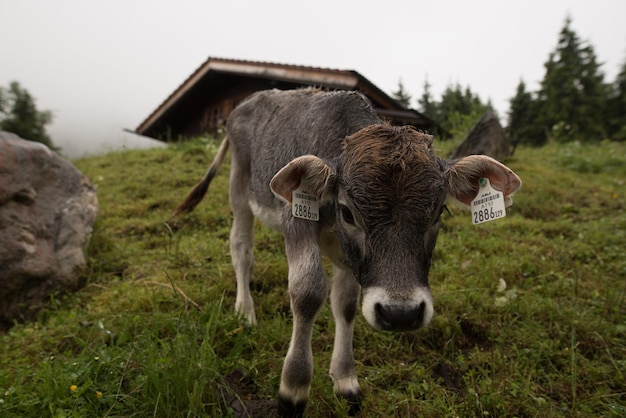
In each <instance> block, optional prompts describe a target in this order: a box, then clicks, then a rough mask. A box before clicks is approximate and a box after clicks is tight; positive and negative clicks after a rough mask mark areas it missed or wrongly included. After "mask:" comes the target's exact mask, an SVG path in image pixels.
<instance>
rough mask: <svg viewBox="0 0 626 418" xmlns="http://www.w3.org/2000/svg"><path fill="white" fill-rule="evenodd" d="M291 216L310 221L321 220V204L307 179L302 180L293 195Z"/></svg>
mask: <svg viewBox="0 0 626 418" xmlns="http://www.w3.org/2000/svg"><path fill="white" fill-rule="evenodd" d="M291 214H292V215H293V216H294V217H295V218H302V219H307V220H309V221H319V219H320V203H319V201H318V199H317V196H316V195H315V193H313V192H311V188H310V187H309V185H308V183H307V182H306V180H305V179H302V180H301V181H300V185H299V186H298V188H297V189H295V190H294V191H293V192H292V193H291Z"/></svg>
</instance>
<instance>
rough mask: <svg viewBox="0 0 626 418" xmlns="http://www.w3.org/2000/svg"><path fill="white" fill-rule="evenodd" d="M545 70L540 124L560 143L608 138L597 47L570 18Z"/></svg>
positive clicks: (540, 98)
mask: <svg viewBox="0 0 626 418" xmlns="http://www.w3.org/2000/svg"><path fill="white" fill-rule="evenodd" d="M545 68H546V74H545V76H544V79H543V81H542V82H541V88H540V90H539V93H538V102H539V103H538V104H539V106H540V115H541V119H540V120H538V121H537V123H539V124H541V125H543V128H544V130H545V132H550V135H551V136H553V137H555V138H556V139H557V140H560V141H570V140H574V139H592V140H594V139H595V140H598V139H601V138H602V137H603V135H604V104H605V88H604V83H603V78H604V75H603V74H602V73H601V72H600V71H599V70H600V64H598V62H597V60H596V56H595V53H594V51H593V47H592V46H591V45H590V44H586V43H583V42H582V41H581V40H580V39H579V37H578V35H577V34H576V33H575V32H574V30H573V29H572V28H571V19H570V18H569V17H568V18H567V19H566V21H565V26H564V27H563V29H562V30H561V32H560V34H559V40H558V44H557V47H556V50H555V51H554V52H552V53H550V56H549V58H548V61H547V62H546V63H545ZM544 140H545V138H544Z"/></svg>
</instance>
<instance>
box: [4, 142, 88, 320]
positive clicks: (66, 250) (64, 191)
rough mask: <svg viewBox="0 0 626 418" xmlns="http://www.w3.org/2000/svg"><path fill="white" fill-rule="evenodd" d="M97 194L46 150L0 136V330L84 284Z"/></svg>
mask: <svg viewBox="0 0 626 418" xmlns="http://www.w3.org/2000/svg"><path fill="white" fill-rule="evenodd" d="M97 212H98V199H97V196H96V190H95V189H94V187H93V186H92V184H91V182H90V181H89V179H88V178H87V177H85V176H84V175H83V174H82V173H81V172H80V171H79V170H78V169H77V168H76V167H74V166H73V165H72V164H71V163H70V162H68V161H66V160H64V159H63V158H61V157H60V156H58V155H57V154H56V153H54V152H52V151H50V150H49V149H48V148H47V147H46V146H45V145H43V144H40V143H38V142H33V141H27V140H24V139H21V138H20V137H18V136H16V135H14V134H10V133H7V132H0V329H6V328H8V327H10V326H11V324H12V323H13V322H14V321H22V320H25V319H31V318H33V317H34V316H35V315H36V313H37V311H38V310H39V309H40V308H41V307H42V306H45V304H46V302H47V301H49V300H50V296H51V295H52V294H63V293H65V292H68V291H71V290H75V289H77V288H79V287H80V286H81V283H80V282H81V273H82V272H83V269H84V267H85V265H86V260H85V253H84V251H85V248H86V246H87V244H88V243H89V239H90V238H91V231H92V227H93V224H94V222H95V220H96V215H97Z"/></svg>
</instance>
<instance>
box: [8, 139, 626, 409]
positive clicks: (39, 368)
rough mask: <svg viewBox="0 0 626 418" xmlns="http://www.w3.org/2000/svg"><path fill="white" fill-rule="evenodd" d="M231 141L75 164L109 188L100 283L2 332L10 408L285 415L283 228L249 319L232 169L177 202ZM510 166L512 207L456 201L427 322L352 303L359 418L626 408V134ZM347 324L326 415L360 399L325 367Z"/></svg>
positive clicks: (523, 157) (102, 218)
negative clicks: (405, 322)
mask: <svg viewBox="0 0 626 418" xmlns="http://www.w3.org/2000/svg"><path fill="white" fill-rule="evenodd" d="M437 146H438V147H440V148H442V155H444V154H445V153H446V152H447V151H448V150H449V149H450V144H446V143H439V144H437ZM216 149H217V142H216V141H215V140H197V141H193V142H188V143H184V144H179V145H174V146H172V147H170V148H168V149H156V150H144V151H126V152H120V153H113V154H109V155H105V156H100V157H93V158H87V159H83V160H79V161H76V162H75V163H76V165H77V166H78V167H79V169H81V170H82V171H83V172H84V173H85V174H86V175H88V176H89V177H90V178H91V179H92V181H93V182H94V183H95V184H96V185H97V188H98V196H99V201H100V213H99V217H98V220H97V223H96V225H95V230H94V234H93V239H92V242H91V245H90V248H89V266H88V271H87V272H86V273H85V279H86V286H85V287H84V288H83V289H82V290H81V291H79V292H78V293H76V294H73V295H69V296H66V297H60V296H59V297H55V298H53V299H51V301H50V306H49V308H48V309H47V310H45V311H44V312H42V313H41V314H40V316H39V319H38V320H37V321H36V322H33V323H27V324H18V325H16V326H15V327H13V328H12V329H11V330H10V331H9V332H8V333H7V334H5V335H2V336H0V416H2V417H42V416H51V417H96V416H97V417H105V416H111V417H113V416H117V417H119V416H125V417H130V416H135V417H147V416H155V417H183V416H188V417H198V416H229V415H230V416H247V415H246V409H247V411H248V412H250V413H251V414H253V415H255V414H257V413H258V411H263V412H264V413H266V415H268V416H272V414H273V413H274V410H273V405H274V403H273V402H274V401H273V399H274V397H275V395H276V392H277V389H278V384H279V380H280V372H281V366H282V359H283V356H284V355H285V353H286V350H287V346H288V343H289V336H290V329H291V328H290V327H291V319H290V311H289V300H288V296H287V292H286V276H287V266H286V262H285V258H284V253H283V246H282V238H281V236H280V235H279V234H277V233H275V232H273V231H270V230H268V229H267V228H265V227H262V226H261V225H259V226H258V228H257V240H256V242H257V245H256V248H255V251H256V253H255V254H256V260H257V264H256V270H255V274H256V281H255V282H254V283H253V296H254V297H255V301H256V303H257V316H258V319H259V325H258V327H256V328H252V329H250V328H244V327H242V326H241V324H242V322H241V321H240V320H239V318H237V317H236V316H235V315H234V313H233V306H234V298H235V285H234V272H233V269H232V267H231V263H230V257H229V255H228V236H229V228H230V223H231V213H230V209H229V206H228V197H227V183H228V180H227V178H228V177H227V173H228V167H223V169H222V171H221V173H220V175H219V176H218V177H217V178H216V179H215V181H214V183H213V185H212V186H211V190H210V192H209V195H208V196H207V198H205V201H204V202H203V203H202V204H201V205H200V206H199V207H198V209H196V211H195V212H193V213H192V214H190V215H187V216H184V217H180V218H176V219H174V218H172V215H171V214H172V211H173V209H174V207H175V206H176V205H177V204H178V203H180V202H181V201H182V199H183V198H184V196H185V195H186V193H187V191H188V190H189V189H190V187H191V186H192V185H193V184H195V182H196V181H197V180H199V179H200V177H201V176H202V174H203V173H204V171H205V170H206V168H207V167H208V165H209V163H210V161H211V159H212V157H213V155H214V153H215V152H216ZM507 164H508V165H509V166H510V167H511V168H513V169H514V170H515V171H516V172H517V173H518V174H519V175H520V177H521V178H522V179H523V181H524V186H523V188H522V190H521V191H520V192H519V193H518V195H517V196H516V198H515V204H514V206H513V207H512V208H510V210H509V211H508V214H507V217H506V218H504V219H502V220H500V221H496V222H491V223H487V224H484V225H480V226H473V225H472V223H471V218H470V215H469V213H466V212H464V211H462V210H460V209H455V208H451V213H450V214H446V215H444V219H443V224H444V227H443V230H442V232H441V234H440V238H439V242H438V245H437V249H436V251H435V256H434V263H433V269H432V273H431V279H430V281H431V287H432V292H433V296H434V298H435V318H434V319H433V322H432V323H431V325H430V326H429V327H428V328H426V329H424V330H421V331H418V332H410V333H406V334H391V333H383V332H379V331H376V330H373V329H372V328H370V327H369V326H368V325H367V324H366V323H365V321H364V319H363V318H362V317H360V316H359V317H358V318H357V325H356V331H355V357H356V359H357V371H358V373H359V377H360V382H361V386H362V389H363V391H364V395H365V399H364V404H363V411H364V412H363V416H367V417H375V416H398V417H411V416H424V417H514V416H517V417H561V416H574V417H596V416H604V417H611V416H615V417H622V416H626V376H625V374H626V301H625V298H626V213H625V211H626V187H625V184H624V183H625V181H626V144H616V143H609V142H607V143H602V144H601V145H597V146H588V145H580V144H575V143H572V144H565V145H556V144H550V145H547V146H545V147H543V148H518V149H517V151H516V153H515V155H514V156H513V157H512V158H511V159H510V160H509V161H507ZM333 332H334V326H333V321H332V316H331V314H330V309H329V308H328V307H325V308H324V309H323V310H322V312H321V314H320V315H319V318H318V321H317V323H316V327H315V329H314V337H313V345H314V353H315V355H316V357H315V366H316V371H315V375H314V379H313V383H312V390H311V400H310V402H309V405H308V407H307V413H308V415H309V416H311V417H328V416H333V415H334V416H343V415H344V414H345V412H346V411H347V406H346V404H345V403H344V402H343V401H342V400H340V399H337V398H336V397H335V396H334V395H333V393H332V384H331V381H330V378H329V377H328V374H327V370H328V366H329V362H330V354H331V349H332V340H333Z"/></svg>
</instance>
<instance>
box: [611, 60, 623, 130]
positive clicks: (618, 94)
mask: <svg viewBox="0 0 626 418" xmlns="http://www.w3.org/2000/svg"><path fill="white" fill-rule="evenodd" d="M609 89H610V96H609V100H608V103H607V107H608V109H607V131H608V132H607V133H608V135H609V138H611V139H614V140H617V141H626V120H625V118H626V60H625V61H624V64H623V65H622V69H621V71H620V72H619V74H618V75H617V78H616V79H615V82H614V83H613V84H612V85H611V86H609Z"/></svg>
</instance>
